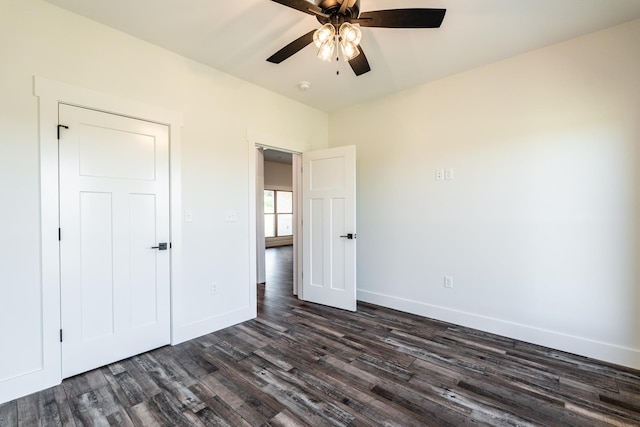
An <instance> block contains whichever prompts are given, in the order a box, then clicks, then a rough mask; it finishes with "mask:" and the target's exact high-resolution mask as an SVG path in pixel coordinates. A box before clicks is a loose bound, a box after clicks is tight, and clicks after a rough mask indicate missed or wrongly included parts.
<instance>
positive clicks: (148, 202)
mask: <svg viewBox="0 0 640 427" xmlns="http://www.w3.org/2000/svg"><path fill="white" fill-rule="evenodd" d="M59 123H60V124H61V125H64V126H66V127H68V128H67V129H65V128H62V129H60V130H61V132H60V140H59V153H60V157H59V158H60V183H59V184H60V228H61V239H60V264H61V265H60V268H61V270H60V271H61V303H62V307H61V312H62V319H61V321H62V373H63V377H65V378H66V377H69V376H72V375H75V374H78V373H81V372H85V371H88V370H91V369H94V368H96V367H99V366H103V365H106V364H109V363H111V362H114V361H117V360H121V359H124V358H127V357H130V356H132V355H135V354H139V353H142V352H145V351H148V350H151V349H153V348H157V347H160V346H163V345H165V344H168V343H169V341H170V280H169V262H170V259H169V258H170V255H169V254H170V251H169V250H168V246H169V138H168V128H167V127H166V126H164V125H159V124H155V123H150V122H146V121H142V120H136V119H131V118H127V117H122V116H118V115H114V114H108V113H103V112H98V111H94V110H89V109H85V108H79V107H73V106H69V105H64V104H60V106H59ZM159 243H166V244H167V249H166V250H162V248H158V247H159V246H160V245H159ZM154 247H155V248H154Z"/></svg>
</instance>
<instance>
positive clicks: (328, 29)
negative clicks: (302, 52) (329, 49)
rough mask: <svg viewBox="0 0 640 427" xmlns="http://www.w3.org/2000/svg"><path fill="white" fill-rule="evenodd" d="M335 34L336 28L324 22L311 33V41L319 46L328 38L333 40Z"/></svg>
mask: <svg viewBox="0 0 640 427" xmlns="http://www.w3.org/2000/svg"><path fill="white" fill-rule="evenodd" d="M335 36H336V29H335V28H334V27H333V25H331V24H324V25H323V26H322V27H320V28H318V29H317V30H316V32H315V33H313V43H314V44H315V45H316V47H317V48H321V47H322V45H323V44H325V43H327V41H329V40H333V39H334V37H335Z"/></svg>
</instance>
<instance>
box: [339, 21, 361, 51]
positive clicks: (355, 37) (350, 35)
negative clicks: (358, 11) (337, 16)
mask: <svg viewBox="0 0 640 427" xmlns="http://www.w3.org/2000/svg"><path fill="white" fill-rule="evenodd" d="M339 34H340V39H341V40H343V41H345V42H349V43H353V45H355V46H358V45H359V44H360V40H362V31H360V27H358V26H356V25H353V24H351V23H349V22H345V23H344V24H342V25H341V26H340V30H339Z"/></svg>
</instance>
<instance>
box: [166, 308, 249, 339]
mask: <svg viewBox="0 0 640 427" xmlns="http://www.w3.org/2000/svg"><path fill="white" fill-rule="evenodd" d="M256 316H257V307H256V306H254V307H246V308H243V309H240V310H236V311H232V312H229V313H224V314H221V315H219V316H215V317H210V318H207V319H203V320H200V321H198V322H194V323H189V324H186V325H181V326H179V327H177V328H175V329H174V331H173V335H172V339H171V345H177V344H180V343H182V342H185V341H189V340H192V339H194V338H198V337H201V336H203V335H207V334H210V333H212V332H215V331H219V330H221V329H224V328H228V327H230V326H233V325H237V324H238V323H242V322H246V321H247V320H251V319H254V318H255V317H256Z"/></svg>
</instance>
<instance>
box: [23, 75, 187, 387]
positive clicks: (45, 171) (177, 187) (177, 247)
mask: <svg viewBox="0 0 640 427" xmlns="http://www.w3.org/2000/svg"><path fill="white" fill-rule="evenodd" d="M34 95H35V96H37V97H38V98H39V100H40V103H39V113H40V114H39V125H40V126H39V131H40V133H39V139H40V215H41V248H42V253H41V257H42V259H41V262H42V264H41V268H42V271H41V274H42V366H41V369H40V370H37V371H34V372H31V373H28V374H25V375H22V376H20V377H18V378H15V379H14V380H11V381H15V383H14V384H13V385H14V386H15V387H14V388H13V392H15V396H16V397H18V396H22V395H25V394H28V393H32V392H34V391H36V390H41V389H45V388H48V387H51V386H54V385H56V384H60V383H61V381H62V365H61V344H60V339H59V329H60V313H61V311H60V267H59V260H60V248H59V244H58V227H59V225H58V224H59V218H58V212H59V202H58V191H59V189H58V143H57V130H58V128H57V126H58V104H59V103H64V104H70V105H74V106H77V107H83V108H89V109H94V110H99V111H103V112H106V113H111V114H118V115H122V116H127V117H131V118H136V119H141V120H146V121H151V122H155V123H159V124H163V125H167V126H168V127H169V147H170V148H169V153H170V154H169V168H170V172H169V176H170V188H169V197H170V218H171V219H170V227H171V230H170V232H171V243H172V250H171V278H170V280H171V287H172V292H171V307H172V310H171V325H172V326H171V342H172V343H174V342H175V341H176V328H177V325H179V322H178V319H176V313H175V310H174V307H180V306H181V304H180V301H179V299H180V298H181V294H180V292H175V289H176V288H180V285H181V272H182V271H181V268H182V267H181V264H182V263H181V260H182V225H181V218H182V190H181V166H180V147H181V129H182V124H183V118H182V114H181V113H178V112H175V111H171V110H167V109H164V108H161V107H157V106H153V105H148V104H144V103H140V102H136V101H131V100H128V99H123V98H119V97H115V96H111V95H106V94H102V93H99V92H95V91H92V90H88V89H84V88H80V87H77V86H73V85H68V84H65V83H60V82H56V81H52V80H48V79H45V78H42V77H37V76H36V77H34ZM62 130H63V131H64V129H62Z"/></svg>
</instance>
